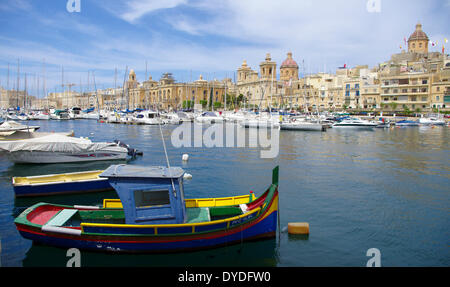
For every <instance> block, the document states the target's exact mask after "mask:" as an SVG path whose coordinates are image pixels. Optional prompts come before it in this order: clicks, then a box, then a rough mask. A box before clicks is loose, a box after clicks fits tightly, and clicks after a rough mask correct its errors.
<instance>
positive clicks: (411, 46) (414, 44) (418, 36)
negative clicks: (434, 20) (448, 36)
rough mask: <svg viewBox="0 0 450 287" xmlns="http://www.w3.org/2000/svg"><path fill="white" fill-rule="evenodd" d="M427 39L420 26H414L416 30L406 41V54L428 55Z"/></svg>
mask: <svg viewBox="0 0 450 287" xmlns="http://www.w3.org/2000/svg"><path fill="white" fill-rule="evenodd" d="M428 43H429V39H428V36H427V34H425V32H424V31H423V30H422V24H420V23H418V24H417V25H416V30H415V31H414V33H412V34H411V36H410V37H409V39H408V52H409V53H419V54H428Z"/></svg>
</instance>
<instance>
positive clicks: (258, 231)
mask: <svg viewBox="0 0 450 287" xmlns="http://www.w3.org/2000/svg"><path fill="white" fill-rule="evenodd" d="M256 201H258V200H256ZM38 208H39V207H38ZM32 211H33V210H31V208H30V209H29V210H26V211H24V213H23V214H22V215H21V216H20V217H22V218H25V217H27V216H28V214H31V213H32ZM256 211H258V212H256ZM57 212H58V211H54V210H53V211H52V210H49V215H46V216H47V217H48V218H50V217H52V216H53V215H54V214H56V213H57ZM277 216H278V191H277V190H276V189H275V191H274V193H273V196H272V197H271V200H270V201H269V202H267V204H266V205H265V207H264V208H263V209H261V210H255V211H254V212H249V213H246V214H244V215H243V216H240V217H233V218H231V219H229V220H217V221H212V222H209V223H197V224H191V225H190V224H180V225H155V226H139V225H131V226H130V225H120V224H92V225H89V224H88V225H83V224H82V225H81V228H80V227H78V228H75V227H74V228H64V232H62V233H61V232H60V231H59V230H58V229H57V228H56V229H54V230H45V231H44V230H43V229H44V228H43V227H42V226H40V225H38V224H24V223H23V219H21V220H18V219H16V221H15V224H16V227H17V229H18V231H19V232H20V234H21V235H22V236H23V237H24V238H27V239H30V240H33V241H34V242H37V243H41V244H45V245H52V246H56V247H62V248H78V249H80V250H95V251H102V252H114V253H170V252H184V251H193V250H200V249H211V248H217V247H221V246H226V245H231V244H241V243H243V242H247V241H254V240H260V239H268V238H273V237H275V235H276V231H277ZM34 220H35V221H38V219H34ZM39 220H40V219H39ZM47 220H48V219H45V218H44V219H43V222H47Z"/></svg>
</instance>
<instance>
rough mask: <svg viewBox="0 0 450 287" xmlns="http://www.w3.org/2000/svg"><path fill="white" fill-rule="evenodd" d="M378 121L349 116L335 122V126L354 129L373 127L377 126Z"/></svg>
mask: <svg viewBox="0 0 450 287" xmlns="http://www.w3.org/2000/svg"><path fill="white" fill-rule="evenodd" d="M377 126H378V123H375V122H369V121H367V120H361V119H358V118H348V119H344V120H343V121H341V122H338V123H335V124H333V128H352V129H372V128H376V127H377Z"/></svg>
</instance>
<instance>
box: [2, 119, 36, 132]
mask: <svg viewBox="0 0 450 287" xmlns="http://www.w3.org/2000/svg"><path fill="white" fill-rule="evenodd" d="M36 129H39V126H26V125H22V124H20V123H17V122H14V121H6V122H4V123H2V124H1V125H0V132H12V131H20V130H32V131H34V130H36Z"/></svg>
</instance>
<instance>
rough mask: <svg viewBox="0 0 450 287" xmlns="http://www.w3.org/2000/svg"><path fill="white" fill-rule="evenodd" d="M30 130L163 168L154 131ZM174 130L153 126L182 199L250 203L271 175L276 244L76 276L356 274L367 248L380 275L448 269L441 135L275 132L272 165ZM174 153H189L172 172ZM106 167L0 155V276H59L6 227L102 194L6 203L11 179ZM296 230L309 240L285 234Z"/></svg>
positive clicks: (119, 258)
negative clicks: (223, 270)
mask: <svg viewBox="0 0 450 287" xmlns="http://www.w3.org/2000/svg"><path fill="white" fill-rule="evenodd" d="M34 124H36V125H40V126H41V129H40V131H48V132H51V131H55V132H65V131H70V130H73V131H74V132H75V135H76V136H83V137H89V138H90V139H92V140H93V141H105V140H107V141H112V140H115V139H120V140H122V141H124V142H125V143H127V144H129V145H131V146H132V147H134V148H137V149H139V150H141V151H143V152H144V155H143V157H138V158H137V159H136V160H134V161H132V162H130V164H135V165H165V156H164V150H163V145H162V142H161V136H160V130H159V127H158V126H135V125H113V124H105V123H97V122H96V121H89V120H77V121H61V122H59V121H42V122H40V121H37V122H34V123H33V125H34ZM174 128H175V126H163V127H162V129H163V133H164V136H165V139H166V143H167V149H168V155H169V159H170V163H171V165H172V166H181V167H183V168H184V169H185V170H186V172H188V173H190V174H192V175H193V178H192V180H189V181H187V182H186V185H185V193H186V198H201V197H223V196H233V195H241V194H246V193H248V192H250V190H253V191H254V192H255V193H256V194H257V195H259V194H261V193H262V192H263V191H264V190H265V189H266V188H267V187H268V186H269V184H270V182H271V171H272V168H274V167H275V166H276V165H279V166H280V187H279V191H280V223H281V233H280V234H279V237H278V236H277V238H276V239H273V240H268V241H260V242H254V243H244V244H238V245H233V246H228V247H223V248H219V249H213V250H207V251H201V252H189V253H183V254H156V255H148V254H147V255H111V254H101V253H91V252H81V266H294V267H297V266H361V267H363V266H365V265H366V263H367V261H368V260H369V259H370V257H367V256H366V252H367V250H368V249H370V248H377V249H379V250H380V252H381V264H382V266H450V209H449V208H450V164H449V163H450V152H449V149H450V147H449V140H450V129H449V128H448V127H435V128H432V127H411V128H394V129H376V130H373V131H355V130H338V129H330V130H328V131H327V132H323V133H321V132H291V131H281V133H280V150H279V156H278V157H277V158H275V159H262V158H260V153H259V150H258V148H206V147H204V148H174V147H173V146H172V145H171V143H170V140H169V139H170V135H171V132H172V131H173V129H174ZM184 153H187V154H189V155H190V159H189V161H188V162H186V163H183V162H182V160H181V158H182V155H183V154H184ZM109 164H111V163H84V164H58V165H13V164H12V163H10V162H9V161H8V160H7V159H6V158H4V157H0V238H1V266H61V267H63V266H66V263H67V261H68V259H69V258H68V257H67V256H66V251H67V250H64V249H59V248H53V247H48V246H39V245H33V244H32V243H31V241H28V240H25V239H23V238H22V237H21V236H20V234H19V233H18V232H17V230H16V228H15V226H14V223H13V221H14V218H15V217H16V216H17V215H18V214H19V213H20V212H21V211H23V210H24V209H25V208H26V207H28V206H30V205H32V204H34V203H36V202H39V201H45V202H51V203H60V204H68V205H73V204H84V205H99V204H100V203H101V202H102V199H103V198H114V197H116V195H115V194H114V192H106V193H97V194H89V195H71V196H58V197H47V198H40V199H15V198H14V192H13V189H12V185H11V178H12V177H13V176H32V175H41V174H50V173H61V172H75V171H81V170H95V169H105V168H107V167H108V166H109ZM289 222H308V223H309V224H310V235H309V236H292V235H288V233H287V232H286V229H287V224H288V223H289Z"/></svg>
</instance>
